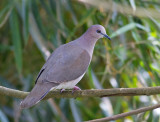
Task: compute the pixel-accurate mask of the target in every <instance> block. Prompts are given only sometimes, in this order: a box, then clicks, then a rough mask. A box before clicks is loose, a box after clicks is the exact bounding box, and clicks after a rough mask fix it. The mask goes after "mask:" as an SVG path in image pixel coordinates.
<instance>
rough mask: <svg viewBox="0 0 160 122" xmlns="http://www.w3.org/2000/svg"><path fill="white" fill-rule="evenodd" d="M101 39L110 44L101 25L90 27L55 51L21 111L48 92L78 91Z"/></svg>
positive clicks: (40, 73) (39, 75)
mask: <svg viewBox="0 0 160 122" xmlns="http://www.w3.org/2000/svg"><path fill="white" fill-rule="evenodd" d="M103 37H106V38H108V39H109V40H111V39H110V37H109V36H108V35H107V34H106V30H105V28H104V27H103V26H102V25H92V26H91V27H90V28H89V29H88V30H87V31H86V32H85V33H84V34H83V35H82V36H80V37H79V38H77V39H75V40H73V41H71V42H69V43H67V44H64V45H61V46H60V47H58V48H57V49H55V51H54V52H53V53H52V54H51V55H50V56H49V58H48V59H47V61H46V63H45V64H44V65H43V67H42V68H41V70H40V72H39V74H38V76H37V79H36V82H35V86H34V88H33V89H32V90H31V92H30V93H29V95H28V96H27V97H26V98H25V99H24V100H23V101H22V102H21V103H20V108H21V109H24V108H29V107H32V106H33V105H35V104H37V103H38V102H39V101H41V100H42V99H43V98H44V97H45V96H46V95H47V94H48V93H49V91H51V90H56V89H60V90H61V92H63V91H64V90H65V89H73V92H74V91H76V90H80V88H79V87H77V86H76V84H77V83H78V82H79V81H80V80H81V79H82V77H83V76H84V74H85V73H86V71H87V69H88V66H89V64H90V62H91V59H92V54H93V50H94V47H95V44H96V42H97V40H98V39H100V38H103Z"/></svg>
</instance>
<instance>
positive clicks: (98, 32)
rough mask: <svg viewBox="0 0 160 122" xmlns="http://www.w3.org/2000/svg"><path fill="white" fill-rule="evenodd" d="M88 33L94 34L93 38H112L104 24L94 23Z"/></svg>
mask: <svg viewBox="0 0 160 122" xmlns="http://www.w3.org/2000/svg"><path fill="white" fill-rule="evenodd" d="M87 33H88V34H89V35H90V36H92V37H93V38H96V39H100V38H103V37H106V38H108V39H109V40H111V38H110V37H109V36H108V35H107V34H106V30H105V28H104V27H103V26H102V25H92V26H91V27H90V28H89V29H88V30H87Z"/></svg>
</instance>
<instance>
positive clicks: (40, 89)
mask: <svg viewBox="0 0 160 122" xmlns="http://www.w3.org/2000/svg"><path fill="white" fill-rule="evenodd" d="M52 87H54V85H53V84H52V83H50V82H47V83H37V84H36V85H35V87H34V88H33V89H32V91H31V92H30V93H29V95H28V96H27V97H26V98H25V99H24V100H23V101H22V102H21V103H20V107H21V109H24V108H29V107H31V106H33V105H35V104H37V103H38V102H39V101H40V100H42V99H43V98H44V97H45V96H46V95H47V94H48V92H49V91H50V89H51V88H52Z"/></svg>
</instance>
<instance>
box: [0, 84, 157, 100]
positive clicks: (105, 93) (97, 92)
mask: <svg viewBox="0 0 160 122" xmlns="http://www.w3.org/2000/svg"><path fill="white" fill-rule="evenodd" d="M0 94H1V95H5V96H11V97H15V98H20V99H23V98H25V97H26V96H27V95H28V94H29V92H23V91H19V90H15V89H10V88H6V87H3V86H0ZM156 94H160V86H157V87H145V88H112V89H92V90H80V91H76V92H74V93H73V94H72V91H71V90H66V91H64V92H63V93H60V91H59V90H56V91H50V92H49V94H48V95H47V96H46V97H45V98H44V99H48V98H52V97H54V98H75V97H111V96H139V95H147V96H149V95H156Z"/></svg>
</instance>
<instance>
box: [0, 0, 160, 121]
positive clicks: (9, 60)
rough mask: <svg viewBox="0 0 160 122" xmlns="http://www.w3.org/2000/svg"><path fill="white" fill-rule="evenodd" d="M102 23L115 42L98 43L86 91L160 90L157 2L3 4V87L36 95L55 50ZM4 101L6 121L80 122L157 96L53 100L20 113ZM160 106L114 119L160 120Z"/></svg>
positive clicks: (0, 0) (1, 109)
mask: <svg viewBox="0 0 160 122" xmlns="http://www.w3.org/2000/svg"><path fill="white" fill-rule="evenodd" d="M93 24H101V25H103V26H104V27H105V28H106V32H107V34H108V35H109V36H110V37H111V38H112V41H109V40H107V39H101V40H99V41H98V42H97V44H96V46H95V49H94V55H93V59H92V62H91V65H90V67H89V69H88V71H87V73H86V75H85V76H84V78H83V79H82V80H81V82H79V83H78V86H79V87H80V88H81V89H103V88H105V89H108V88H138V87H148V86H150V87H152V86H159V85H160V1H159V0H0V85H1V86H5V87H8V88H13V89H17V90H22V91H30V90H31V89H32V88H33V86H34V83H35V79H36V77H37V75H38V73H39V71H40V69H41V67H42V66H43V64H44V63H45V60H46V59H47V57H48V56H49V55H50V53H51V52H52V51H54V50H55V48H57V47H58V46H60V45H61V44H65V43H67V42H70V41H71V40H74V39H76V38H78V37H79V36H80V35H82V34H83V33H84V32H85V31H86V30H87V29H88V28H89V27H90V26H91V25H93ZM20 101H21V100H20V99H16V98H12V97H7V96H1V97H0V121H1V122H12V121H15V122H18V121H19V122H44V121H47V122H67V121H68V122H74V121H76V122H81V121H85V120H92V119H98V118H102V117H107V116H111V115H114V114H119V113H123V112H127V111H131V110H133V109H137V108H140V107H144V106H149V105H152V104H156V103H158V102H159V101H160V96H159V95H154V96H133V97H105V98H96V97H95V98H77V99H66V98H62V99H49V100H48V101H42V102H40V103H39V104H38V105H36V106H34V107H33V108H31V109H26V110H23V111H20V110H18V106H19V103H20ZM159 115H160V109H156V110H153V111H149V112H145V113H141V114H138V115H134V116H129V117H126V118H124V119H121V120H116V122H121V121H125V122H137V121H143V122H145V121H147V122H151V121H152V122H158V121H160V116H159Z"/></svg>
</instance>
